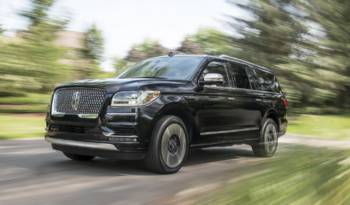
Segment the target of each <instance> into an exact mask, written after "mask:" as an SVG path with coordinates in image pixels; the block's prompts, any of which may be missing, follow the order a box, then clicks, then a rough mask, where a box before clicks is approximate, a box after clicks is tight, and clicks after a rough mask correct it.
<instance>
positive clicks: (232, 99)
mask: <svg viewBox="0 0 350 205" xmlns="http://www.w3.org/2000/svg"><path fill="white" fill-rule="evenodd" d="M227 100H229V101H235V100H236V98H234V97H228V98H227Z"/></svg>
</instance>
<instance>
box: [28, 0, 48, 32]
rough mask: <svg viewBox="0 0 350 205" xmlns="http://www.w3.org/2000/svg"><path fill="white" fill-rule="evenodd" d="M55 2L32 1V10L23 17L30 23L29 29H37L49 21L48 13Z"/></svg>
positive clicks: (44, 0) (45, 0)
mask: <svg viewBox="0 0 350 205" xmlns="http://www.w3.org/2000/svg"><path fill="white" fill-rule="evenodd" d="M54 2H55V0H31V7H32V8H31V9H30V10H29V11H23V12H22V13H21V15H22V16H23V17H26V18H28V20H29V21H30V25H29V27H35V26H38V25H39V24H41V23H43V22H45V21H47V20H48V11H49V9H50V8H51V6H52V5H53V4H54Z"/></svg>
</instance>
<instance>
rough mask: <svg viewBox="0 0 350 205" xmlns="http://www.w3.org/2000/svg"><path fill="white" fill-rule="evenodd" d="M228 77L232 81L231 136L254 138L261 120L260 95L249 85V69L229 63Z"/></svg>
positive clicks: (239, 64) (243, 65) (240, 64)
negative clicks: (232, 130) (232, 122)
mask: <svg viewBox="0 0 350 205" xmlns="http://www.w3.org/2000/svg"><path fill="white" fill-rule="evenodd" d="M229 64H230V69H229V72H230V76H231V79H232V81H233V84H232V90H231V95H232V97H231V100H230V103H231V107H233V109H234V111H233V113H234V115H232V118H233V121H234V125H233V129H234V132H233V136H234V137H235V138H244V139H247V138H256V137H257V134H258V131H259V127H260V120H261V116H262V115H261V110H262V105H261V102H260V99H261V97H262V95H260V94H259V93H257V92H255V91H254V90H253V87H252V85H251V80H250V73H249V69H250V68H249V67H248V66H247V65H245V64H242V63H236V62H230V63H229Z"/></svg>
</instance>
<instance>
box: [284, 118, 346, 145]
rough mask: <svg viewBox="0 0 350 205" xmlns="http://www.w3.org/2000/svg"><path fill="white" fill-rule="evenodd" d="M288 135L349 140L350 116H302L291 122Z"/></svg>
mask: <svg viewBox="0 0 350 205" xmlns="http://www.w3.org/2000/svg"><path fill="white" fill-rule="evenodd" d="M288 133H293V134H300V135H306V136H314V137H317V138H325V139H339V140H349V139H350V115H300V116H299V117H296V118H294V119H291V120H290V122H289V126H288Z"/></svg>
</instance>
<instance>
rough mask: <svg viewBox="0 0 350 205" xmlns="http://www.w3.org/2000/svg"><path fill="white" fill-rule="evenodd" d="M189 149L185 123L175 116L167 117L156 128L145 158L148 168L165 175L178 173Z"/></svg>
mask: <svg viewBox="0 0 350 205" xmlns="http://www.w3.org/2000/svg"><path fill="white" fill-rule="evenodd" d="M188 147H189V142H188V133H187V130H186V126H185V124H184V122H183V121H182V120H181V119H180V118H178V117H175V116H165V117H163V118H161V119H160V120H159V121H158V122H157V123H156V126H155V127H154V130H153V134H152V138H151V142H150V145H149V148H148V152H147V156H146V158H145V163H146V166H147V167H148V168H149V169H151V170H153V171H155V172H158V173H163V174H170V173H174V172H177V171H178V170H179V169H180V168H181V167H182V164H183V162H184V160H185V158H186V156H187V154H188Z"/></svg>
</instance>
